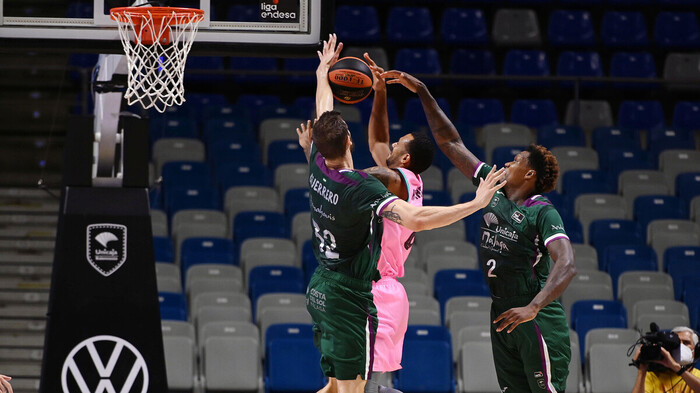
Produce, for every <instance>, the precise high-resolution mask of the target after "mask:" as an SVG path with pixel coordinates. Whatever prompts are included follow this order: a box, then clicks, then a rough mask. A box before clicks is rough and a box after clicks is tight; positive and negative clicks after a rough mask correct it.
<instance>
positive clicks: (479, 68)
mask: <svg viewBox="0 0 700 393" xmlns="http://www.w3.org/2000/svg"><path fill="white" fill-rule="evenodd" d="M450 73H451V74H466V75H496V63H495V62H494V60H493V53H491V51H490V50H481V49H476V50H471V49H461V48H460V49H455V50H454V51H453V52H452V55H451V56H450ZM451 83H455V84H458V85H460V86H463V85H488V84H490V83H491V82H489V81H484V80H453V81H451Z"/></svg>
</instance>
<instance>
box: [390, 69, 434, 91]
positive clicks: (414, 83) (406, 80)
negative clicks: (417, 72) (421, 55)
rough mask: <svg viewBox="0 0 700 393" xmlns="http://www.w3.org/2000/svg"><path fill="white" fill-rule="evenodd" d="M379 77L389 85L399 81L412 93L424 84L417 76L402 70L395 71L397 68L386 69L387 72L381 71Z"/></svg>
mask: <svg viewBox="0 0 700 393" xmlns="http://www.w3.org/2000/svg"><path fill="white" fill-rule="evenodd" d="M381 77H382V79H384V80H385V81H386V83H387V84H389V85H391V84H396V83H400V84H402V85H403V86H404V87H405V88H407V89H408V90H410V91H412V92H414V93H416V92H418V89H419V88H424V87H425V84H423V82H421V81H420V80H418V78H416V77H414V76H413V75H410V74H407V73H405V72H402V71H397V70H391V71H387V72H384V73H382V75H381Z"/></svg>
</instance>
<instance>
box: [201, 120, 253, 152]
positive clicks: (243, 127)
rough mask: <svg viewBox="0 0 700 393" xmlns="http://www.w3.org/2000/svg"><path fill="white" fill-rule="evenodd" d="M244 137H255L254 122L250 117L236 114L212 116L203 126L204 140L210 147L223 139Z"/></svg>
mask: <svg viewBox="0 0 700 393" xmlns="http://www.w3.org/2000/svg"><path fill="white" fill-rule="evenodd" d="M243 137H248V138H250V139H251V140H253V139H254V137H255V132H254V130H253V124H252V123H251V122H250V120H249V119H247V118H244V117H239V116H236V115H230V116H214V117H210V118H208V120H206V121H205V123H204V127H202V140H203V141H204V143H205V144H206V145H207V147H209V149H211V148H212V147H214V146H216V145H217V144H219V141H220V140H222V139H228V138H243Z"/></svg>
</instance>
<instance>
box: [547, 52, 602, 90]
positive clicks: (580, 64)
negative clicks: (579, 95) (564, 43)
mask: <svg viewBox="0 0 700 393" xmlns="http://www.w3.org/2000/svg"><path fill="white" fill-rule="evenodd" d="M557 75H559V76H570V77H601V76H603V66H602V65H601V63H600V55H598V52H572V51H564V52H562V53H561V54H559V60H558V61H557ZM573 85H574V82H569V81H563V82H561V86H562V87H572V86H573ZM602 85H603V83H602V82H594V81H582V82H580V84H579V86H581V87H585V88H589V87H590V88H594V87H600V86H602Z"/></svg>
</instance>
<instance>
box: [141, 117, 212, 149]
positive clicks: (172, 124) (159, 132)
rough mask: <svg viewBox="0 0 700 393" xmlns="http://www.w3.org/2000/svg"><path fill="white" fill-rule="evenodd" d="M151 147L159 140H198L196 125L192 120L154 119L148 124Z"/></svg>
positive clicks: (178, 118) (177, 118)
mask: <svg viewBox="0 0 700 393" xmlns="http://www.w3.org/2000/svg"><path fill="white" fill-rule="evenodd" d="M148 137H149V139H150V141H151V146H153V144H154V143H155V142H156V141H157V140H158V139H160V138H199V129H198V127H197V123H196V122H195V120H194V119H192V118H184V117H183V118H180V117H176V118H167V117H154V118H151V119H150V120H149V123H148Z"/></svg>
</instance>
